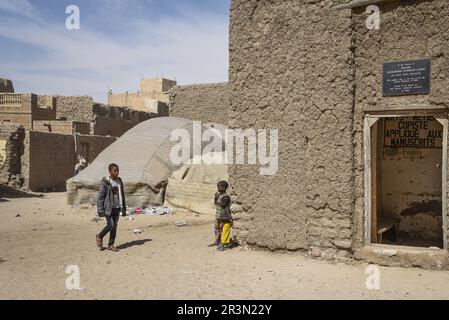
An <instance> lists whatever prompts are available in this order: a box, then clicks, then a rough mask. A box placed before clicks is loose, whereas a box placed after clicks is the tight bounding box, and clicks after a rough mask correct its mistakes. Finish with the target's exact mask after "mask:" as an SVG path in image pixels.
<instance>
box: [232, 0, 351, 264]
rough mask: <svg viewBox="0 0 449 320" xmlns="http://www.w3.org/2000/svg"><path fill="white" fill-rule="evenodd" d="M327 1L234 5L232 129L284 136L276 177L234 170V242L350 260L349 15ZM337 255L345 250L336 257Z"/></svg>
mask: <svg viewBox="0 0 449 320" xmlns="http://www.w3.org/2000/svg"><path fill="white" fill-rule="evenodd" d="M330 5H331V2H330V1H317V0H311V1H307V3H304V2H302V1H297V0H273V1H268V0H261V1H257V0H233V1H232V5H231V30H230V53H231V55H230V101H231V102H230V113H229V118H230V120H229V126H230V127H232V128H255V129H258V128H265V129H267V128H277V129H279V170H278V172H277V174H276V175H274V176H268V177H263V176H260V175H259V172H258V167H255V166H247V165H245V166H232V167H231V169H230V175H231V178H230V181H231V186H232V188H233V191H232V192H233V194H234V198H235V202H236V204H238V205H240V206H241V207H242V210H243V211H242V212H240V213H238V214H237V215H236V218H237V221H236V225H235V227H236V231H237V239H238V240H239V241H240V242H246V243H248V244H251V245H257V246H260V247H266V248H269V249H271V250H275V249H286V250H300V249H303V250H309V251H310V253H311V254H313V255H316V256H322V257H324V258H327V257H329V258H334V257H335V256H338V257H341V258H345V257H347V256H348V251H347V250H349V249H350V248H351V234H352V232H351V227H352V213H353V210H354V199H355V198H354V178H353V174H352V171H353V161H354V158H353V157H354V152H353V146H352V143H353V135H352V128H353V72H354V69H353V57H352V51H351V28H352V20H351V14H350V11H349V10H345V11H337V12H335V11H331V10H330V8H329V7H330ZM340 249H341V250H340Z"/></svg>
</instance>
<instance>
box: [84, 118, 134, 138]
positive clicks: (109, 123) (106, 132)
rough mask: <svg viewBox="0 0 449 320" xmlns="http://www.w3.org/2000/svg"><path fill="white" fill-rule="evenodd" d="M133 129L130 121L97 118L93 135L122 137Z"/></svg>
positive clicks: (93, 125)
mask: <svg viewBox="0 0 449 320" xmlns="http://www.w3.org/2000/svg"><path fill="white" fill-rule="evenodd" d="M132 127H133V125H132V124H131V122H128V121H123V120H120V119H110V118H104V117H99V116H96V117H95V120H94V122H93V123H92V130H93V131H92V134H94V135H98V136H112V137H121V136H122V135H123V134H124V133H125V132H126V131H128V130H129V129H131V128H132Z"/></svg>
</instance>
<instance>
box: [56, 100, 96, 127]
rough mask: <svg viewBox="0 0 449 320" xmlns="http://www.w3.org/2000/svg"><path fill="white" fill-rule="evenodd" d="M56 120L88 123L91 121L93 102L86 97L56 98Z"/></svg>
mask: <svg viewBox="0 0 449 320" xmlns="http://www.w3.org/2000/svg"><path fill="white" fill-rule="evenodd" d="M55 98H56V106H57V114H56V117H57V118H58V119H61V118H65V119H67V120H73V121H80V122H90V121H92V119H93V112H92V110H93V104H94V100H93V99H92V97H88V96H56V97H55Z"/></svg>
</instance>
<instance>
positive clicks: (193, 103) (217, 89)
mask: <svg viewBox="0 0 449 320" xmlns="http://www.w3.org/2000/svg"><path fill="white" fill-rule="evenodd" d="M229 95H230V94H229V86H228V84H227V83H211V84H197V85H190V86H177V87H174V88H173V89H171V91H170V103H169V111H170V116H171V117H180V118H186V119H190V120H197V121H201V122H204V123H206V122H216V123H221V124H224V125H227V124H228V113H229V105H230V101H229V99H230V97H229Z"/></svg>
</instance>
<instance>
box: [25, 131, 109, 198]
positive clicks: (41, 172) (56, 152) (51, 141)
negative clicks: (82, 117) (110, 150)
mask: <svg viewBox="0 0 449 320" xmlns="http://www.w3.org/2000/svg"><path fill="white" fill-rule="evenodd" d="M28 138H29V139H28V141H26V143H27V147H28V148H29V168H28V170H29V189H30V190H32V191H43V192H47V191H65V187H66V180H68V179H69V178H71V177H72V176H73V174H74V168H75V164H76V162H77V155H78V154H80V153H81V151H82V149H83V147H82V145H83V144H87V146H88V150H89V151H88V153H89V157H88V158H87V159H86V160H87V161H88V162H89V163H91V162H92V161H93V160H95V158H96V157H97V156H98V154H100V153H101V152H102V151H103V150H104V149H106V148H107V147H108V146H109V145H110V144H111V143H113V142H114V141H115V140H116V139H115V138H111V137H99V136H90V135H77V149H76V151H75V140H74V138H73V136H72V135H65V134H56V133H46V132H37V131H29V132H28Z"/></svg>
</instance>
